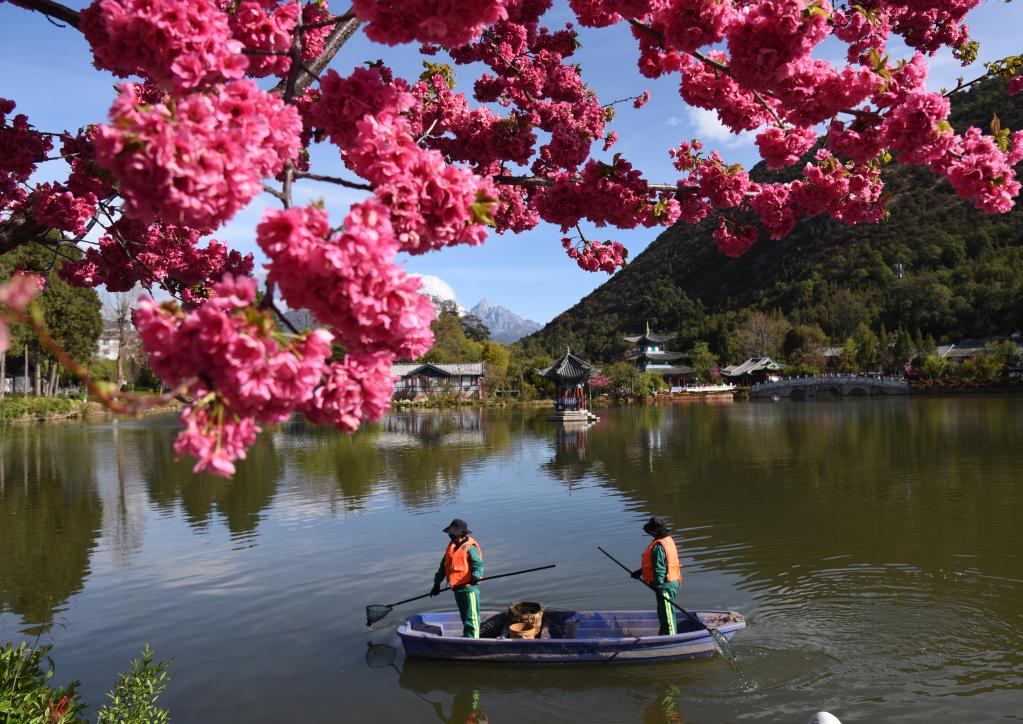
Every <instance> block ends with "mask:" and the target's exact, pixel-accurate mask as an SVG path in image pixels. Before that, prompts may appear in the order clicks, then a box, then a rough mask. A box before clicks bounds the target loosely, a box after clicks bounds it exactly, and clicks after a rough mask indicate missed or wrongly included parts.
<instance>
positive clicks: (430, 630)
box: [411, 617, 444, 636]
mask: <svg viewBox="0 0 1023 724" xmlns="http://www.w3.org/2000/svg"><path fill="white" fill-rule="evenodd" d="M411 628H412V630H413V631H420V632H422V633H427V634H431V635H433V636H443V635H444V629H442V628H441V627H440V626H436V625H434V624H432V623H424V622H423V620H422V619H421V618H418V617H416V618H415V619H413V621H412V625H411Z"/></svg>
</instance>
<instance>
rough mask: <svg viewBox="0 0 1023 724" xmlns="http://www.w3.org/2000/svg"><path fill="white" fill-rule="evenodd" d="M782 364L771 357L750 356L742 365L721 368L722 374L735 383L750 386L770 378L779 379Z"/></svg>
mask: <svg viewBox="0 0 1023 724" xmlns="http://www.w3.org/2000/svg"><path fill="white" fill-rule="evenodd" d="M781 367H782V366H781V365H780V364H778V363H777V362H775V361H774V360H773V359H771V358H770V357H750V358H749V359H748V360H746V361H745V362H743V363H742V364H741V365H728V366H727V367H722V368H721V375H722V377H725V378H727V379H728V381H729V382H730V383H732V384H733V385H741V386H744V387H748V386H749V385H756V384H759V383H761V382H767V381H768V380H770V379H777V378H778V373H779V372H780V371H781Z"/></svg>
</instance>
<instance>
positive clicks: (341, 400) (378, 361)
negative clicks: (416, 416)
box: [302, 352, 394, 432]
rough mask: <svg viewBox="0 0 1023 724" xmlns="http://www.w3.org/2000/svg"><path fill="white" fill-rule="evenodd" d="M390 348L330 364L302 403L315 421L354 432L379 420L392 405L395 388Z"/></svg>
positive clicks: (352, 355) (304, 410) (351, 355)
mask: <svg viewBox="0 0 1023 724" xmlns="http://www.w3.org/2000/svg"><path fill="white" fill-rule="evenodd" d="M393 361H394V356H393V355H391V354H389V353H387V352H369V353H350V354H348V355H346V356H345V358H344V360H342V361H341V362H335V363H333V364H331V365H330V368H329V370H328V372H327V373H326V376H325V378H324V382H323V384H322V385H321V386H320V387H318V388H317V389H316V392H315V393H314V394H313V396H312V398H311V399H310V400H309V401H308V402H306V403H305V404H304V405H303V407H302V412H303V413H304V414H305V416H306V417H307V418H309V419H310V420H311V421H312V422H316V423H319V424H326V425H333V426H334V427H336V428H338V429H339V430H343V431H344V432H354V431H355V430H357V429H358V428H359V426H360V425H362V423H364V422H372V421H373V420H377V419H379V418H380V416H381V415H383V414H384V412H386V410H387V408H388V407H389V406H390V402H391V393H392V392H393V390H394V377H392V376H391V363H392V362H393Z"/></svg>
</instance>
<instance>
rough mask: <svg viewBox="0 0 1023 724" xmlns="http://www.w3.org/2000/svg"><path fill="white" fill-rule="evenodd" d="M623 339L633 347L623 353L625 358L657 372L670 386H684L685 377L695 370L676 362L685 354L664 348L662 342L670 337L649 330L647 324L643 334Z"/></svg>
mask: <svg viewBox="0 0 1023 724" xmlns="http://www.w3.org/2000/svg"><path fill="white" fill-rule="evenodd" d="M624 339H625V341H626V342H628V343H630V344H632V345H634V347H633V349H630V350H629V351H628V352H626V353H625V359H626V360H627V361H629V362H632V364H634V365H636V367H638V368H639V369H640V370H642V371H643V372H657V373H658V374H660V375H661V377H663V378H664V379H665V381H666V382H667V383H668V385H669V386H670V387H672V388H675V387H682V386H684V385H685V382H686V380H685V378H686V377H691V376H692V374H693V372H695V370H694V369H693V368H692V367H688V366H686V365H683V364H677V362H678V360H680V359H682V358H683V357H685V355H684V354H683V353H682V352H668V351H667V350H665V349H664V343H665V342H667V341H668V340H670V339H671V337H670V336H669V335H666V334H655V333H654V332H651V331H650V325H649V324H648V325H647V326H646V332H644V333H643V334H636V335H632V336H626V337H625V338H624Z"/></svg>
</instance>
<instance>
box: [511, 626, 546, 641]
mask: <svg viewBox="0 0 1023 724" xmlns="http://www.w3.org/2000/svg"><path fill="white" fill-rule="evenodd" d="M539 632H540V627H539V626H530V625H529V624H528V623H513V624H509V626H508V638H510V639H535V638H536V635H537V634H538V633H539Z"/></svg>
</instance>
